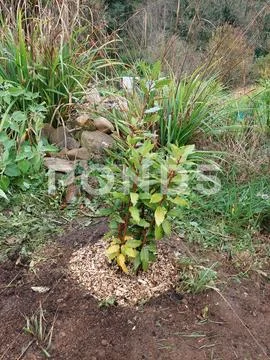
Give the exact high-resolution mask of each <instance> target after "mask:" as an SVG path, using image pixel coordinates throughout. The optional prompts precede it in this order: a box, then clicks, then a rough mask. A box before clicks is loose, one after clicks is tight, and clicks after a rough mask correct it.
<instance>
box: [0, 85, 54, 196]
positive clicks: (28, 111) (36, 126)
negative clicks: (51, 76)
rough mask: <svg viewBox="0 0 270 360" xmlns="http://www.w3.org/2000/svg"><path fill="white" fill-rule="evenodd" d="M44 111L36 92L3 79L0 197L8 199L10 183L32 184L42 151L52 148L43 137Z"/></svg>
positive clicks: (39, 165) (0, 107) (0, 124)
mask: <svg viewBox="0 0 270 360" xmlns="http://www.w3.org/2000/svg"><path fill="white" fill-rule="evenodd" d="M18 104H20V107H19V108H20V110H18ZM45 115H46V109H45V107H44V104H42V103H40V101H39V96H38V94H37V93H33V92H30V91H28V90H26V89H24V88H22V87H20V86H18V85H14V84H13V83H11V82H7V81H3V80H2V81H1V83H0V119H1V120H0V197H4V198H6V199H7V193H8V189H9V186H10V185H11V184H12V185H17V186H19V187H20V188H22V189H27V188H29V187H30V183H31V178H32V177H33V176H35V175H36V174H37V173H38V171H39V170H40V167H41V164H42V156H43V153H45V151H47V150H49V149H50V150H52V149H51V147H49V146H45V145H44V144H43V143H42V141H41V138H40V135H41V128H42V124H43V120H44V118H45Z"/></svg>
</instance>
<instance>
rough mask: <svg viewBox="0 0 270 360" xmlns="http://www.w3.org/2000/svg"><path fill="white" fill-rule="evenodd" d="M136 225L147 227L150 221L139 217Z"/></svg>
mask: <svg viewBox="0 0 270 360" xmlns="http://www.w3.org/2000/svg"><path fill="white" fill-rule="evenodd" d="M137 225H139V226H141V227H143V228H148V227H149V226H150V223H149V222H147V221H146V220H144V219H141V220H140V221H139V222H138V223H137Z"/></svg>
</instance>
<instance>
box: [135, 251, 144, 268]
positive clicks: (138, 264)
mask: <svg viewBox="0 0 270 360" xmlns="http://www.w3.org/2000/svg"><path fill="white" fill-rule="evenodd" d="M141 263H142V260H141V255H140V253H139V252H138V254H137V256H136V257H135V259H134V263H133V267H134V270H135V271H137V270H138V269H139V267H140V266H141Z"/></svg>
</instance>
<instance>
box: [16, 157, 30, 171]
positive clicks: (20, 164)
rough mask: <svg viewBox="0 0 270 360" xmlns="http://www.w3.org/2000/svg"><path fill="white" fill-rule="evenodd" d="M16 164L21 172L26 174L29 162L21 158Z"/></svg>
mask: <svg viewBox="0 0 270 360" xmlns="http://www.w3.org/2000/svg"><path fill="white" fill-rule="evenodd" d="M17 165H18V168H19V169H20V170H21V172H22V173H23V174H27V173H28V171H29V169H30V166H31V163H30V161H28V160H22V161H20V162H18V164H17Z"/></svg>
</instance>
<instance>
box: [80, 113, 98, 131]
mask: <svg viewBox="0 0 270 360" xmlns="http://www.w3.org/2000/svg"><path fill="white" fill-rule="evenodd" d="M75 125H76V126H79V127H81V128H83V129H85V130H89V131H94V130H96V126H95V124H94V122H93V120H92V119H90V116H89V115H87V114H83V115H80V116H78V117H77V118H76V120H75Z"/></svg>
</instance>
